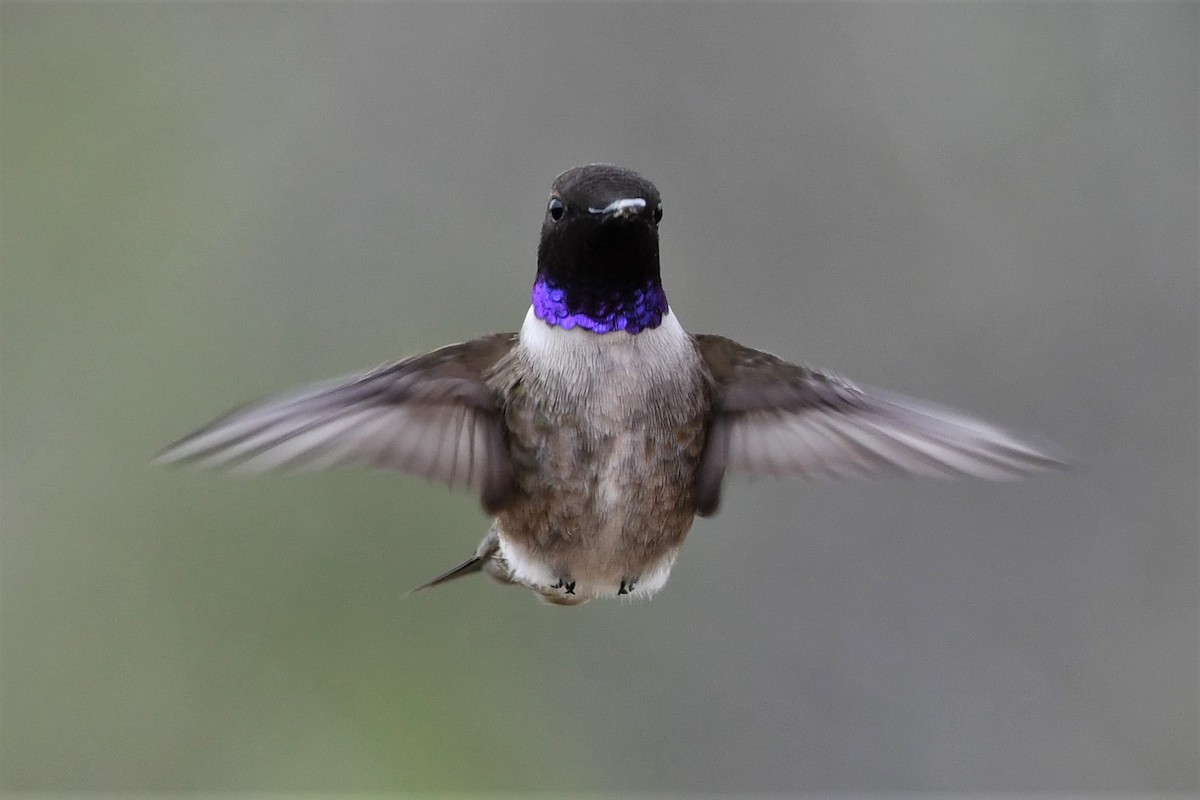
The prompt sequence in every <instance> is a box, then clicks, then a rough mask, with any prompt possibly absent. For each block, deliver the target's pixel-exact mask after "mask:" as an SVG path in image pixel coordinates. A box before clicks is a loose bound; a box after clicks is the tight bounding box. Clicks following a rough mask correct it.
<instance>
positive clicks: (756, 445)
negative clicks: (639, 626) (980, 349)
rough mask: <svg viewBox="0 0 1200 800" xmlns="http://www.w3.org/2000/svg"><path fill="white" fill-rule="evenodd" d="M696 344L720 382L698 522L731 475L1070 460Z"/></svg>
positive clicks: (917, 470)
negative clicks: (727, 474) (731, 472)
mask: <svg viewBox="0 0 1200 800" xmlns="http://www.w3.org/2000/svg"><path fill="white" fill-rule="evenodd" d="M696 342H697V345H698V347H699V348H700V352H701V354H702V356H703V357H704V360H705V363H706V364H707V366H708V367H709V370H710V372H711V374H712V377H713V383H714V419H713V423H712V427H711V430H710V433H709V444H708V446H707V448H706V450H705V453H704V456H703V457H702V461H701V466H700V469H699V471H698V473H697V480H696V505H697V509H698V510H699V513H701V514H711V513H713V512H714V511H715V510H716V507H717V505H718V502H719V494H720V486H721V481H722V478H723V476H724V473H725V470H726V469H733V470H740V471H743V472H748V473H751V474H761V475H775V476H782V475H792V476H801V477H817V476H822V475H834V476H839V477H849V476H869V475H876V474H884V473H892V474H913V475H926V476H932V477H939V478H947V477H959V476H972V477H978V478H986V479H989V480H1009V479H1013V478H1019V477H1021V476H1023V475H1027V474H1029V473H1031V472H1035V471H1038V470H1044V469H1051V468H1055V467H1061V466H1064V465H1065V464H1066V463H1067V459H1066V458H1065V456H1064V455H1063V454H1062V453H1061V452H1060V451H1059V450H1058V449H1057V448H1054V447H1052V446H1049V445H1046V444H1040V443H1039V444H1034V443H1032V442H1031V441H1029V440H1028V439H1026V438H1023V437H1019V436H1016V435H1014V434H1012V433H1009V432H1008V431H1006V430H1004V429H1002V428H999V427H997V426H995V425H991V424H989V423H986V422H983V421H981V420H978V419H975V418H972V417H969V416H966V415H964V414H961V413H959V412H957V411H952V410H950V409H947V408H942V407H940V406H936V405H933V404H931V403H925V402H923V401H920V400H914V399H912V398H908V397H904V396H901V395H897V394H892V393H889V392H884V391H879V390H875V389H869V388H864V387H859V386H856V385H854V384H852V383H850V382H849V381H846V380H844V379H842V378H838V377H836V376H833V375H829V374H826V373H822V372H819V371H817V370H813V369H809V368H807V367H802V366H798V365H796V364H789V363H787V362H785V361H783V360H781V359H779V358H777V357H775V356H773V355H770V354H769V353H764V352H761V351H758V350H752V349H750V348H748V347H744V346H742V345H740V344H738V343H737V342H734V341H732V340H729V339H725V338H723V337H719V336H697V337H696Z"/></svg>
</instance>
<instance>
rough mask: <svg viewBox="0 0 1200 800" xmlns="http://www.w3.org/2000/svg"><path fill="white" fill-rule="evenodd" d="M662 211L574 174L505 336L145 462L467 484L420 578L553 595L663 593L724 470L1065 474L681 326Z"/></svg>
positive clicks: (1042, 457)
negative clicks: (455, 556)
mask: <svg viewBox="0 0 1200 800" xmlns="http://www.w3.org/2000/svg"><path fill="white" fill-rule="evenodd" d="M661 221H662V200H661V197H660V195H659V192H658V189H657V188H655V186H654V184H653V183H651V182H650V181H649V180H647V179H645V178H643V177H642V176H641V175H639V174H637V173H636V172H633V171H631V170H629V169H625V168H622V167H618V166H613V165H608V164H591V165H587V166H582V167H576V168H574V169H570V170H568V171H566V172H564V173H563V174H562V175H560V176H559V177H558V178H557V179H556V180H555V181H554V183H553V185H552V187H551V191H550V198H549V200H548V202H547V204H546V208H545V215H544V218H543V220H542V228H541V238H540V241H539V244H538V248H537V273H536V277H535V280H534V284H533V291H532V298H531V299H532V302H531V305H530V307H529V310H528V312H527V313H526V315H525V319H524V322H523V323H522V324H521V327H520V330H519V331H517V332H514V333H496V334H491V335H489V336H482V337H480V338H477V339H472V340H470V341H465V342H461V343H458V344H451V345H448V346H446V347H442V348H440V349H438V350H434V351H432V352H430V353H426V354H424V355H418V356H413V357H411V358H406V359H404V360H402V361H398V362H395V363H392V364H387V365H384V366H382V367H379V368H377V369H375V370H373V371H370V372H367V373H364V374H360V375H356V376H352V377H349V378H345V379H342V380H340V381H335V382H332V383H328V384H324V385H321V386H317V387H313V388H309V389H306V390H302V391H299V392H297V393H294V394H291V395H286V396H283V397H278V398H275V399H271V400H267V401H264V402H261V403H259V404H256V405H251V406H249V407H245V408H242V409H239V410H236V411H233V412H231V413H229V414H228V415H226V416H224V417H221V418H220V419H217V420H216V421H214V422H212V423H210V424H209V425H207V426H205V427H204V428H201V429H200V430H198V431H196V432H195V433H193V434H191V435H189V436H187V437H185V438H184V439H182V440H180V441H178V442H176V443H175V444H173V445H171V446H170V447H169V448H167V449H166V450H165V451H164V452H163V453H162V455H161V456H160V457H159V461H160V462H163V463H174V462H186V463H193V464H197V465H200V466H205V467H232V468H235V469H238V470H240V471H248V472H260V471H264V470H273V469H326V468H332V467H338V466H342V465H359V466H365V467H375V468H382V469H388V470H395V471H398V472H401V473H406V474H409V475H415V476H419V477H423V478H427V479H430V480H434V481H439V482H441V483H444V484H447V485H449V486H451V487H460V488H469V489H471V490H473V491H475V492H477V493H478V495H479V498H480V500H481V502H482V505H483V508H484V509H485V511H486V512H487V513H488V515H490V516H491V517H492V523H491V527H490V528H489V530H488V531H487V534H486V535H485V536H484V538H483V541H482V543H481V544H480V545H479V547H478V548H477V549H476V550H475V552H474V554H473V555H472V556H471V557H470V558H468V559H467V560H466V561H464V562H463V563H462V564H459V565H458V566H456V567H454V568H453V569H451V570H449V571H448V572H446V573H445V574H443V575H441V576H439V577H437V578H435V579H433V580H432V581H429V582H428V583H426V584H424V585H423V586H421V587H418V589H425V588H429V587H432V586H437V585H440V584H442V583H445V582H447V581H450V580H453V579H456V578H459V577H462V576H465V575H471V574H474V573H479V572H482V573H485V574H487V575H489V576H491V577H492V578H494V579H496V580H497V581H499V582H501V583H508V584H516V585H519V586H523V587H526V588H528V589H531V590H532V591H534V592H535V593H536V594H537V595H539V596H540V597H541V598H543V599H544V600H546V601H548V602H550V603H554V604H559V605H578V604H580V603H584V602H587V601H588V600H591V599H593V598H604V597H620V596H639V597H643V596H650V595H653V594H654V593H655V592H657V591H658V590H659V589H661V588H662V587H663V585H664V584H665V583H666V581H667V578H668V576H669V575H670V573H671V568H672V566H673V565H674V563H675V558H676V556H677V554H678V553H679V548H680V546H681V545H682V544H683V541H684V539H685V537H686V536H687V534H688V531H689V529H690V528H691V527H692V523H693V521H694V520H695V518H696V517H697V516H701V517H707V516H710V515H712V514H714V513H716V511H717V509H718V507H719V505H720V500H721V491H722V488H723V486H724V483H725V476H726V474H727V473H744V474H749V475H773V476H788V477H797V478H804V477H813V476H820V475H832V476H874V475H884V474H889V473H891V474H911V475H926V476H932V477H937V478H951V477H960V476H970V477H976V478H985V479H989V480H1006V479H1012V478H1018V477H1021V476H1023V475H1026V474H1028V473H1031V472H1035V471H1039V470H1044V469H1049V468H1056V467H1059V466H1062V465H1063V463H1064V459H1063V457H1062V456H1061V455H1060V454H1058V453H1056V452H1055V450H1054V449H1053V448H1051V447H1049V446H1046V445H1043V444H1035V443H1033V442H1032V441H1030V440H1028V439H1025V438H1022V437H1018V436H1016V435H1013V434H1011V433H1009V432H1007V431H1005V430H1003V429H1002V428H999V427H996V426H994V425H991V424H989V423H986V422H983V421H980V420H977V419H974V418H971V417H969V416H966V415H963V414H960V413H958V412H956V411H951V410H949V409H945V408H942V407H939V406H936V405H933V404H930V403H925V402H923V401H920V400H915V399H911V398H908V397H904V396H901V395H897V394H892V393H889V392H885V391H881V390H876V389H872V388H867V387H864V386H859V385H856V384H854V383H852V382H850V381H848V380H846V379H844V378H841V377H838V376H836V375H833V374H830V373H827V372H823V371H820V370H816V369H812V368H810V367H806V366H801V365H799V364H794V363H790V362H788V361H785V360H783V359H781V358H778V357H776V356H774V355H771V354H769V353H766V352H762V351H760V350H754V349H752V348H750V347H747V346H745V345H742V344H739V343H738V342H735V341H733V340H732V339H727V338H725V337H723V336H715V335H710V334H693V333H689V332H688V331H686V330H685V329H684V328H683V327H682V325H681V324H680V321H679V319H678V318H677V317H676V316H675V313H674V311H673V309H672V307H671V306H670V305H669V304H668V302H667V297H666V294H665V293H664V291H663V283H662V279H661V275H660V269H659V236H658V232H659V225H660V223H661Z"/></svg>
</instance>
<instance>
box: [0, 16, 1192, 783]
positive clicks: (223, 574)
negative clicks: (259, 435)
mask: <svg viewBox="0 0 1200 800" xmlns="http://www.w3.org/2000/svg"><path fill="white" fill-rule="evenodd" d="M1198 8H1200V7H1198V6H1197V5H1195V4H1190V3H1188V4H1170V3H1137V4H1134V3H1130V4H1087V3H1078V4H1065V3H1064V4H1053V5H1038V4H994V5H993V4H969V5H968V4H946V3H938V4H929V5H925V4H907V3H906V4H888V5H876V4H866V3H845V4H842V3H839V4H804V5H768V6H762V5H729V6H726V5H709V6H683V5H648V6H643V5H624V4H605V5H569V6H568V5H555V4H544V5H536V6H528V5H485V6H483V5H411V6H410V5H382V4H370V5H321V4H307V5H288V4H255V5H249V4H247V5H234V4H204V5H177V4H171V5H152V4H137V5H118V4H107V3H106V4H89V5H67V4H21V3H13V2H6V3H4V4H3V5H2V6H0V23H2V26H0V31H2V39H0V45H2V47H0V89H2V94H0V99H2V103H3V108H2V111H3V113H2V115H0V126H2V127H0V133H2V139H0V165H2V168H3V209H2V211H3V214H2V225H3V228H2V233H3V277H2V282H3V292H2V296H0V303H2V312H3V314H2V317H0V324H2V329H0V330H2V336H0V348H2V349H0V355H2V359H3V360H2V368H3V371H2V376H0V379H2V384H0V387H2V392H3V396H2V401H3V402H2V404H0V422H2V425H3V429H2V434H3V462H2V469H3V472H2V474H0V476H2V478H3V497H2V500H3V502H2V505H0V514H2V517H0V521H2V525H3V528H2V535H3V538H2V540H0V544H2V548H3V552H2V557H0V623H2V627H0V637H2V638H0V645H2V647H0V704H2V707H0V787H2V788H7V789H13V790H22V789H30V790H32V789H60V790H97V789H110V790H151V791H153V790H166V789H218V790H221V789H233V790H257V789H290V790H297V789H308V790H331V789H346V790H357V789H398V790H412V791H418V790H462V791H468V792H470V791H477V790H483V789H490V790H511V791H517V792H524V791H528V790H534V789H537V790H544V791H552V792H563V793H570V792H573V791H577V790H588V789H594V790H610V791H618V790H625V789H640V790H647V791H678V792H694V791H717V792H720V791H750V790H759V791H789V790H807V791H824V790H846V791H875V790H878V791H891V790H909V791H926V790H946V791H1015V792H1025V791H1080V792H1086V791H1099V790H1110V791H1135V790H1136V791H1152V790H1153V791H1178V792H1185V791H1186V792H1194V791H1197V790H1198V788H1200V786H1198V778H1197V770H1198V756H1197V753H1198V750H1200V735H1198V731H1197V720H1198V709H1197V689H1198V680H1197V678H1198V672H1197V654H1198V652H1200V643H1198V637H1197V628H1198V626H1197V619H1198V617H1197V610H1198V609H1197V599H1198V592H1197V589H1198V586H1197V583H1198V581H1197V565H1198V563H1200V562H1198V557H1197V556H1198V554H1197V538H1198V534H1197V485H1198V481H1200V476H1198V467H1197V464H1198V452H1197V441H1198V436H1200V434H1198V432H1197V431H1198V429H1197V386H1198V375H1197V342H1198V336H1200V332H1198V328H1197V321H1198V316H1197V257H1198V248H1197V212H1198V207H1197V177H1198V176H1197V153H1198V149H1197V114H1198V108H1197V80H1198V74H1200V71H1198V62H1197V53H1198V50H1200V46H1198V41H1200V25H1198V21H1200V20H1198ZM595 160H611V161H616V162H619V163H622V164H626V165H628V166H632V167H634V168H637V169H639V170H641V171H643V172H644V173H645V174H646V175H648V176H649V177H651V178H652V179H653V180H655V181H656V182H657V183H658V184H659V186H660V188H661V189H662V193H663V196H664V198H665V207H666V218H665V221H664V227H663V245H662V249H663V256H664V275H665V279H666V285H667V291H668V295H669V298H670V300H671V303H672V305H673V307H674V308H675V309H676V311H677V313H678V314H679V316H680V318H681V319H682V321H683V322H684V324H685V325H687V326H689V327H691V328H692V329H694V330H698V331H711V332H720V333H724V334H727V335H731V336H735V337H736V338H738V339H741V340H742V341H745V342H747V343H750V344H753V345H756V346H759V347H763V348H766V349H770V350H772V351H775V352H778V353H781V354H785V355H787V356H789V357H792V358H795V359H798V360H805V361H809V362H812V363H815V364H818V365H822V366H827V367H830V368H834V369H836V370H837V371H839V372H842V373H844V374H847V375H849V376H850V377H852V378H855V379H858V380H861V381H863V382H867V383H872V384H876V385H881V386H887V387H890V388H893V389H895V390H898V391H903V392H907V393H910V394H916V395H919V396H923V397H927V398H930V399H933V400H937V401H940V402H944V403H948V404H951V405H955V406H959V407H962V408H964V409H968V410H972V411H974V412H976V413H978V414H980V415H983V416H985V417H988V418H991V419H994V420H996V421H999V422H1002V423H1005V424H1008V425H1011V426H1014V427H1016V428H1018V429H1023V430H1028V431H1031V432H1040V433H1042V434H1044V435H1046V436H1048V437H1050V438H1051V439H1054V440H1056V441H1058V442H1060V443H1061V444H1062V445H1064V446H1065V447H1067V448H1068V449H1070V450H1071V451H1073V452H1074V453H1075V454H1076V455H1077V457H1078V458H1079V459H1080V461H1081V462H1082V464H1083V467H1082V468H1081V469H1079V470H1077V471H1075V472H1073V473H1070V474H1064V475H1050V476H1039V477H1037V478H1036V479H1033V480H1029V481H1027V482H1023V483H1017V484H1012V485H994V484H986V483H978V482H961V483H941V482H934V481H890V482H880V483H866V482H863V483H815V484H803V485H801V484H795V483H775V482H770V481H764V482H754V483H751V482H748V481H744V480H739V481H735V483H734V485H733V487H732V490H731V491H729V493H728V495H727V502H726V505H725V507H724V509H723V511H722V513H721V515H720V516H718V517H717V518H715V519H713V520H710V521H702V522H700V523H699V524H697V526H696V528H695V530H694V532H693V534H692V537H691V539H690V541H689V543H688V546H687V547H686V548H685V549H684V552H683V555H682V557H681V559H680V562H679V565H678V567H677V569H676V572H675V576H674V578H673V579H672V581H671V583H670V584H669V585H668V587H667V588H666V590H665V591H664V592H662V593H661V594H660V595H659V596H658V597H657V598H656V599H654V600H653V601H652V602H641V603H615V602H610V603H594V604H592V605H590V606H586V607H584V608H582V609H576V610H563V609H559V608H551V607H545V606H542V605H539V604H538V603H537V602H535V601H534V600H533V599H532V598H531V597H530V596H529V595H527V594H526V593H523V592H518V591H515V590H510V589H509V590H506V589H504V588H501V587H497V586H494V585H491V584H490V583H488V582H486V581H483V580H477V581H471V582H463V583H459V584H456V585H454V586H452V587H447V588H445V589H443V590H440V591H438V592H436V593H430V594H428V595H424V596H420V597H419V598H416V599H402V597H401V594H402V593H403V592H404V591H405V590H406V589H408V588H410V587H411V586H412V585H414V584H416V583H419V582H421V581H423V580H425V579H427V578H429V577H431V576H432V575H434V574H436V573H437V572H439V571H440V570H442V569H444V568H446V567H448V566H449V565H450V564H452V563H455V562H457V561H458V560H460V559H461V558H463V557H465V556H466V555H467V554H468V553H469V552H470V551H471V549H472V548H473V547H474V546H475V544H476V542H477V540H478V538H479V537H480V535H481V534H482V532H483V530H484V527H485V525H486V521H485V519H484V518H483V516H482V515H481V513H480V512H479V511H478V509H477V507H476V504H475V502H474V500H473V499H472V498H471V497H470V496H467V495H453V494H450V493H448V492H446V491H444V490H442V489H440V488H437V487H433V486H428V485H424V484H421V483H419V482H417V481H414V480H410V479H405V478H397V477H395V476H391V475H383V474H364V473H335V474H328V475H315V476H269V477H264V478H260V479H256V480H253V481H238V480H233V479H230V478H228V477H227V476H221V475H211V474H203V473H189V472H179V471H168V470H158V469H154V468H151V467H150V466H149V463H148V462H149V460H150V458H151V456H152V455H153V454H154V452H155V451H156V450H157V449H158V448H159V447H160V446H162V445H163V444H165V443H166V442H168V441H170V440H172V439H174V438H175V437H177V436H179V435H181V434H183V433H185V432H187V431H188V430H189V429H191V428H193V427H195V426H197V425H199V424H200V423H202V422H204V421H206V420H207V419H208V418H210V417H211V416H213V415H215V414H216V413H218V412H220V411H222V410H224V409H225V408H226V407H228V406H230V405H233V404H236V403H239V402H242V401H244V400H248V399H251V398H253V397H255V396H258V395H262V394H266V393H271V392H274V391H278V390H281V389H286V388H289V387H292V386H294V385H297V384H302V383H305V382H308V381H312V380H318V379H323V378H326V377H330V376H336V375H340V374H343V373H346V372H350V371H353V370H356V369H359V368H364V367H370V366H373V365H375V364H376V363H379V362H382V361H385V360H388V359H392V358H398V357H400V356H403V355H407V354H411V353H414V352H419V351H422V350H426V349H430V348H432V347H435V346H437V345H440V344H443V343H446V342H449V341H455V340H459V339H463V338H466V337H470V336H474V335H477V334H480V333H483V332H486V331H491V330H498V329H499V330H505V329H507V330H511V329H513V328H514V327H515V326H517V325H519V323H520V320H521V318H522V316H523V314H524V312H525V309H526V307H527V305H528V289H529V286H530V283H531V281H532V278H533V258H534V248H535V244H536V235H537V227H538V225H539V221H540V218H541V214H542V209H543V203H544V201H545V197H546V193H547V189H548V186H549V183H550V181H551V179H552V178H553V177H554V176H555V175H556V174H558V172H559V171H561V170H563V169H565V168H566V167H569V166H572V165H574V164H578V163H583V162H588V161H595Z"/></svg>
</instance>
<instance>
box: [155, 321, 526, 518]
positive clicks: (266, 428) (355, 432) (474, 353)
mask: <svg viewBox="0 0 1200 800" xmlns="http://www.w3.org/2000/svg"><path fill="white" fill-rule="evenodd" d="M515 342H516V335H515V334H497V335H494V336H488V337H483V338H481V339H474V340H471V341H469V342H463V343H461V344H457V345H450V346H449V347H443V348H441V349H440V350H435V351H433V352H432V353H427V354H425V355H423V356H417V357H415V358H410V359H406V360H404V361H400V362H397V363H395V364H390V365H386V366H384V367H381V368H379V369H376V370H373V371H371V372H368V373H366V374H364V375H358V376H353V377H350V378H346V379H343V380H341V381H335V382H332V383H327V384H323V385H321V386H317V387H313V388H310V389H307V390H303V391H301V392H298V393H295V394H291V395H287V396H284V397H280V398H276V399H273V400H267V401H265V402H262V403H259V404H257V405H252V406H249V407H246V408H243V409H239V410H237V411H233V412H231V413H229V414H227V415H226V416H224V417H222V418H220V419H218V420H216V421H215V422H212V423H210V424H209V425H207V426H205V427H204V428H202V429H200V430H199V431H196V432H195V433H193V434H191V435H190V436H187V437H185V438H183V439H181V440H180V441H178V442H176V443H175V444H173V445H171V446H170V447H168V448H167V449H166V450H165V451H164V452H163V453H162V454H161V455H160V456H159V458H158V461H159V462H160V463H192V464H196V465H199V466H204V467H229V468H232V469H234V470H236V471H238V472H251V473H254V472H263V471H266V470H274V469H305V470H312V469H327V468H331V467H336V466H341V465H344V464H359V465H365V466H373V467H379V468H384V469H392V470H396V471H399V472H404V473H407V474H411V475H417V476H420V477H425V478H429V479H431V480H435V481H439V482H442V483H445V484H448V485H450V486H452V487H457V486H470V487H473V488H475V489H477V490H478V491H479V492H480V494H481V496H482V498H483V500H484V504H485V505H486V506H487V507H488V508H489V510H495V509H497V508H499V507H500V506H501V505H502V504H503V503H504V502H505V500H506V498H507V497H508V496H509V494H510V492H511V490H512V464H511V461H510V460H509V456H508V451H507V447H506V446H505V445H504V441H505V439H504V433H503V429H502V426H503V421H502V416H501V415H502V409H501V407H500V402H499V400H498V399H497V398H496V397H495V395H494V393H493V392H492V390H491V389H490V387H489V386H488V385H487V380H486V376H487V374H488V373H489V370H491V369H492V368H493V367H494V366H495V365H496V363H497V362H498V361H499V360H500V359H501V358H503V357H504V356H505V355H507V353H508V352H509V351H510V350H511V348H512V346H513V345H514V344H515Z"/></svg>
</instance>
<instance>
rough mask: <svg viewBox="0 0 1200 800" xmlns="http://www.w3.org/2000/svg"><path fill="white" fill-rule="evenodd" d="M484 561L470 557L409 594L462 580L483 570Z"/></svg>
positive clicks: (483, 559)
mask: <svg viewBox="0 0 1200 800" xmlns="http://www.w3.org/2000/svg"><path fill="white" fill-rule="evenodd" d="M485 560H486V559H485V558H484V557H481V556H472V557H471V558H469V559H467V560H466V561H464V562H463V563H461V564H459V565H458V566H457V567H454V568H453V569H451V570H449V571H447V572H444V573H442V574H441V575H438V576H437V577H436V578H434V579H433V580H431V581H429V582H428V583H423V584H421V585H420V586H418V587H417V588H415V589H413V590H411V591H410V592H409V594H416V593H417V592H423V591H425V590H426V589H432V588H433V587H434V586H441V585H442V584H443V583H449V582H450V581H452V580H454V579H455V578H462V577H464V576H466V575H474V574H475V573H476V572H480V571H482V570H483V564H484V561H485Z"/></svg>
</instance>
